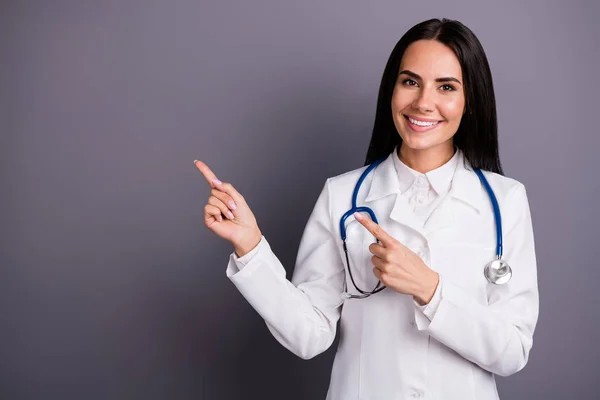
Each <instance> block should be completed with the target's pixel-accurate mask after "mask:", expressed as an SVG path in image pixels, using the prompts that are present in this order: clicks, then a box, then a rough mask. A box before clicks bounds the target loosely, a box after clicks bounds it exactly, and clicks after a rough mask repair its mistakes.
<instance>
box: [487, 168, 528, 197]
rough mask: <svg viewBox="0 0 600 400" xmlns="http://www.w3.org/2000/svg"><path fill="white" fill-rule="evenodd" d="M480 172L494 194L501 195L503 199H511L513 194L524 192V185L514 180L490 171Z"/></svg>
mask: <svg viewBox="0 0 600 400" xmlns="http://www.w3.org/2000/svg"><path fill="white" fill-rule="evenodd" d="M482 172H483V175H484V176H485V178H486V179H487V181H488V182H489V184H490V186H491V187H492V189H493V190H494V192H495V193H502V194H503V195H504V196H505V197H512V196H514V195H515V193H519V192H523V193H524V192H525V185H524V184H523V183H521V182H519V181H518V180H516V179H514V178H510V177H508V176H504V175H500V174H498V173H495V172H490V171H482Z"/></svg>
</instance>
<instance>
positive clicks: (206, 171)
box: [194, 160, 221, 187]
mask: <svg viewBox="0 0 600 400" xmlns="http://www.w3.org/2000/svg"><path fill="white" fill-rule="evenodd" d="M194 165H195V166H196V168H198V171H200V173H201V174H202V175H203V176H204V179H206V182H208V185H209V186H210V187H215V186H216V185H215V183H217V184H218V183H221V181H219V180H218V179H217V176H216V175H215V174H214V172H212V171H211V169H210V168H208V165H206V164H204V163H203V162H202V161H200V160H194ZM215 181H216V182H215Z"/></svg>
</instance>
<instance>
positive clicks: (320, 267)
mask: <svg viewBox="0 0 600 400" xmlns="http://www.w3.org/2000/svg"><path fill="white" fill-rule="evenodd" d="M393 154H394V153H392V154H391V155H390V156H389V157H388V158H387V159H386V160H385V161H383V162H382V163H381V164H380V165H379V166H378V167H377V168H376V169H375V170H374V171H372V172H371V173H370V174H369V176H368V177H367V179H365V181H364V183H363V185H362V187H361V191H360V193H359V196H358V205H359V206H360V205H365V206H369V207H371V208H372V209H373V210H374V211H375V214H376V216H377V218H378V220H379V224H380V225H381V227H382V228H383V229H384V230H385V231H386V232H388V233H389V234H391V235H392V236H393V237H395V238H396V239H397V240H399V241H400V242H402V243H403V244H404V245H406V246H407V247H409V248H410V249H412V250H413V251H414V252H415V253H417V254H419V255H420V256H421V257H422V259H423V260H424V262H425V264H427V265H428V266H429V267H430V268H432V269H433V270H435V271H437V272H438V273H439V274H440V282H441V283H440V288H441V290H440V292H439V294H440V301H439V303H438V307H437V309H436V310H435V314H434V315H433V317H432V319H431V320H429V319H428V317H427V316H425V314H424V313H423V311H422V310H421V309H420V308H419V307H418V306H417V304H416V303H415V301H414V300H413V298H412V296H408V295H404V294H400V293H398V292H395V291H393V290H392V289H389V288H386V289H385V290H383V291H382V292H380V293H378V294H376V295H373V296H371V297H369V298H367V299H362V300H357V299H345V298H344V296H343V292H344V291H345V290H346V286H345V284H346V282H347V283H348V286H347V290H348V291H349V292H351V293H356V290H355V289H354V287H353V286H352V284H351V282H350V279H349V275H348V272H347V270H346V269H345V258H343V257H344V252H343V248H342V241H341V238H340V227H339V221H340V218H341V216H342V215H343V214H344V213H345V212H346V211H347V210H348V209H349V208H350V203H351V198H352V191H353V189H354V187H355V185H356V182H357V180H358V178H359V176H360V174H361V173H362V172H363V170H364V169H365V167H363V168H359V169H356V170H354V171H350V172H348V173H345V174H342V175H339V176H336V177H333V178H329V179H327V181H326V183H325V186H324V188H323V191H322V193H321V194H320V196H319V198H318V200H317V202H316V205H315V207H314V210H313V212H312V214H311V216H310V218H309V220H308V222H307V225H306V228H305V231H304V234H303V236H302V240H301V243H300V247H299V250H298V256H297V260H296V265H295V269H294V274H293V278H292V281H291V282H290V281H288V280H286V272H285V270H284V267H283V266H282V265H281V263H280V261H279V260H278V258H277V257H276V256H275V254H274V253H273V252H272V251H271V249H270V247H269V244H268V242H267V241H266V239H265V238H264V237H263V239H262V241H261V243H260V244H259V246H258V247H257V248H256V249H255V251H254V252H253V255H251V257H250V260H249V261H248V262H247V264H245V266H243V267H242V268H241V269H239V265H240V264H239V262H238V263H236V260H235V256H234V254H232V255H231V256H230V260H229V264H228V266H227V276H228V277H229V278H230V279H231V281H232V282H233V283H234V284H235V286H236V287H237V288H238V289H239V291H240V292H241V294H242V295H243V296H244V297H245V298H246V299H247V301H248V302H249V303H250V304H251V305H252V306H253V307H254V309H255V310H256V311H257V312H258V313H259V314H260V315H261V316H262V317H263V318H264V320H265V322H266V324H267V327H268V328H269V330H270V331H271V333H272V334H273V336H274V337H275V338H276V339H277V340H278V341H279V342H280V343H281V344H282V345H283V346H285V347H286V348H287V349H289V350H290V351H291V352H293V353H294V354H296V355H298V356H299V357H302V358H304V359H309V358H311V357H314V356H316V355H318V354H320V353H322V352H323V351H325V350H326V349H327V348H329V346H330V345H331V344H332V342H333V340H334V337H335V335H336V324H337V322H338V320H340V317H341V320H340V331H341V332H340V335H341V336H340V341H339V345H338V348H337V352H336V356H335V360H334V363H333V369H332V373H331V380H330V386H329V391H328V393H327V400H381V399H385V400H387V399H408V398H413V399H414V398H426V399H444V400H446V399H457V400H469V399H472V400H486V399H498V393H497V390H496V383H495V380H494V374H497V375H501V376H507V375H510V374H513V373H515V372H517V371H519V370H520V369H522V368H523V367H524V366H525V364H526V363H527V360H528V357H529V351H530V349H531V347H532V337H533V332H534V329H535V325H536V323H537V318H538V288H537V272H536V257H535V249H534V238H533V231H532V223H531V216H530V210H529V204H528V200H527V196H526V192H525V188H524V186H523V185H522V184H521V183H519V182H517V181H515V180H514V179H510V178H507V177H504V176H501V175H498V174H495V173H490V172H485V176H486V178H487V179H488V181H489V183H490V185H491V187H492V188H493V190H494V192H495V194H496V197H497V200H498V203H499V207H500V210H501V215H502V228H503V237H504V259H505V260H506V261H507V262H508V263H509V264H510V265H511V267H512V269H513V277H512V279H511V280H510V281H509V282H508V283H507V284H505V285H492V284H490V283H488V282H487V280H486V278H485V277H484V274H483V268H484V266H485V264H486V263H487V262H489V261H490V260H491V259H493V258H494V256H495V246H496V230H495V223H494V214H493V209H492V206H491V202H490V199H489V197H488V195H487V193H486V192H485V189H484V188H483V186H482V185H481V183H480V181H479V179H478V177H477V175H476V174H475V173H474V172H473V171H472V169H471V168H470V166H469V164H468V162H466V160H465V159H464V156H463V154H462V152H461V153H460V154H459V159H458V166H457V168H456V171H455V174H454V178H453V181H452V186H451V188H450V191H449V193H448V194H447V195H446V196H445V197H444V198H443V200H442V201H441V202H440V203H438V205H437V206H436V207H435V209H434V210H433V212H432V213H431V215H430V217H429V219H428V220H427V221H426V222H425V224H424V225H423V224H422V223H419V221H418V219H417V218H416V217H415V216H414V214H413V212H412V211H411V209H410V208H409V205H408V203H407V201H406V199H405V198H404V197H403V196H400V195H399V189H398V186H399V185H398V177H397V173H396V170H395V168H394V165H393V161H392V158H391V157H392V156H393ZM463 161H464V163H463ZM349 221H352V218H350V219H349ZM371 242H372V237H370V234H369V233H368V232H367V231H366V229H364V228H363V227H362V226H361V225H360V224H358V222H356V221H353V222H352V223H350V224H349V226H348V240H347V244H348V249H349V252H350V257H351V263H352V272H353V274H354V278H355V280H356V281H357V284H358V286H359V287H360V288H362V289H366V288H369V289H372V288H373V287H374V285H375V283H376V278H375V276H374V275H373V272H372V264H371V262H370V258H371V256H372V254H371V253H370V252H369V250H368V245H369V244H370V243H371ZM241 261H244V259H243V258H242V260H241ZM284 397H285V396H284Z"/></svg>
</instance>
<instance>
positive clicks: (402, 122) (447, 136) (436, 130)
mask: <svg viewBox="0 0 600 400" xmlns="http://www.w3.org/2000/svg"><path fill="white" fill-rule="evenodd" d="M464 109H465V95H464V91H463V78H462V69H461V67H460V63H459V61H458V58H457V57H456V55H455V54H454V52H453V51H452V49H450V48H449V47H447V46H446V45H444V44H442V43H440V42H438V41H435V40H418V41H416V42H413V43H412V44H410V45H409V46H408V48H407V49H406V51H405V52H404V55H403V57H402V60H401V62H400V69H399V74H398V79H397V81H396V85H395V87H394V92H393V95H392V117H393V119H394V125H395V126H396V129H397V130H398V133H399V134H400V137H401V138H402V141H403V144H402V146H403V147H405V146H406V147H407V148H408V149H403V151H405V150H410V151H412V152H415V151H416V152H420V151H423V150H431V149H433V150H442V151H452V152H453V136H454V134H455V133H456V131H457V129H458V126H459V125H460V120H461V118H462V115H463V113H464Z"/></svg>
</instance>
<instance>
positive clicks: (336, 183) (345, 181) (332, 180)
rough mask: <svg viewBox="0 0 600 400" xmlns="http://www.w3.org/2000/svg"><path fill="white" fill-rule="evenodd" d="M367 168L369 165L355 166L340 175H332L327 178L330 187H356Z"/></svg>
mask: <svg viewBox="0 0 600 400" xmlns="http://www.w3.org/2000/svg"><path fill="white" fill-rule="evenodd" d="M366 169H367V166H364V167H360V168H355V169H353V170H351V171H348V172H344V173H342V174H339V175H335V176H331V177H329V178H327V185H328V186H329V188H330V189H333V190H335V189H337V190H339V189H344V188H346V187H348V186H351V187H354V185H356V182H357V180H358V178H359V177H360V176H361V175H362V173H363V172H364V171H365V170H366Z"/></svg>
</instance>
